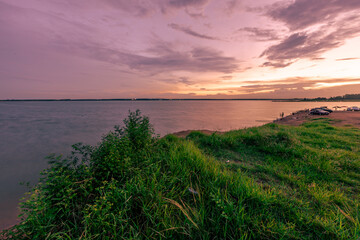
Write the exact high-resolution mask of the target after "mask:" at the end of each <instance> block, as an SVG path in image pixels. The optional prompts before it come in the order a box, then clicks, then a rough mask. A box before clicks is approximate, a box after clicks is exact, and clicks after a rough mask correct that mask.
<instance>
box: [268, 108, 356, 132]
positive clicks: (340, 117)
mask: <svg viewBox="0 0 360 240" xmlns="http://www.w3.org/2000/svg"><path fill="white" fill-rule="evenodd" d="M320 117H324V118H330V119H334V120H336V121H335V122H334V125H335V126H348V125H352V126H354V127H357V128H360V111H356V112H351V111H334V112H332V113H330V114H329V115H323V116H322V115H310V114H309V111H299V112H296V113H294V114H292V115H289V116H286V117H284V118H281V119H277V120H275V121H274V123H277V124H284V125H290V126H299V125H300V124H302V123H304V122H305V121H309V120H311V119H314V118H320Z"/></svg>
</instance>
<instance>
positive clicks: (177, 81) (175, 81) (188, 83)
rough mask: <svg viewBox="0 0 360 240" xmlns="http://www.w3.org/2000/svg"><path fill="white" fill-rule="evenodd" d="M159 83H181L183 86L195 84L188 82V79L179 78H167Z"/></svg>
mask: <svg viewBox="0 0 360 240" xmlns="http://www.w3.org/2000/svg"><path fill="white" fill-rule="evenodd" d="M159 81H161V82H165V83H170V84H174V83H182V84H185V85H188V86H190V85H194V84H195V83H196V82H194V81H191V80H189V78H188V77H179V78H167V79H160V80H159Z"/></svg>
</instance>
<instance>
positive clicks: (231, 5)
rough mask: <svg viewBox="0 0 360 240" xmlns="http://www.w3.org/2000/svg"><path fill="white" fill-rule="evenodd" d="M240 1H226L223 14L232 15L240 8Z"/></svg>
mask: <svg viewBox="0 0 360 240" xmlns="http://www.w3.org/2000/svg"><path fill="white" fill-rule="evenodd" d="M240 2H241V1H240V0H228V1H227V2H226V3H225V4H226V5H225V13H226V14H230V15H231V14H233V13H234V11H235V10H237V9H238V8H239V6H240Z"/></svg>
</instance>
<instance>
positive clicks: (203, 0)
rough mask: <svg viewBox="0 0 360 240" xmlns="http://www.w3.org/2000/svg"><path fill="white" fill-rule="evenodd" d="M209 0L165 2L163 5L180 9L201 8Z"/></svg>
mask: <svg viewBox="0 0 360 240" xmlns="http://www.w3.org/2000/svg"><path fill="white" fill-rule="evenodd" d="M208 2H209V0H167V1H165V3H166V4H167V5H168V6H172V7H177V8H182V7H201V6H204V5H205V4H207V3H208Z"/></svg>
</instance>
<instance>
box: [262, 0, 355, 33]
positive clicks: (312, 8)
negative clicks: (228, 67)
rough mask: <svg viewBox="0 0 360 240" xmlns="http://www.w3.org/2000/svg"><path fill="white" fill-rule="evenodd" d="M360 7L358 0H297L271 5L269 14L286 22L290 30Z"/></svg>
mask: <svg viewBox="0 0 360 240" xmlns="http://www.w3.org/2000/svg"><path fill="white" fill-rule="evenodd" d="M359 8H360V1H358V0H331V1H329V0H316V1H314V0H295V1H288V3H287V4H284V2H278V3H275V4H273V5H271V6H270V9H269V10H268V12H267V15H268V16H269V17H271V18H273V19H274V20H276V21H281V22H284V23H285V24H286V25H287V26H288V27H289V29H290V30H292V31H295V30H300V29H304V28H306V27H309V26H312V25H315V24H318V23H325V22H329V21H332V20H334V19H335V18H336V17H337V16H339V15H344V13H347V12H351V11H354V10H359Z"/></svg>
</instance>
